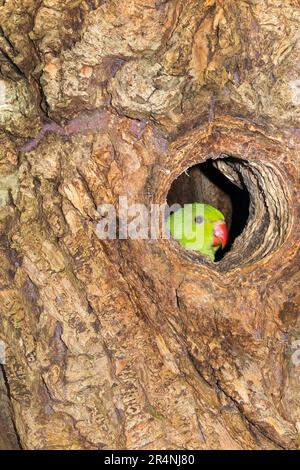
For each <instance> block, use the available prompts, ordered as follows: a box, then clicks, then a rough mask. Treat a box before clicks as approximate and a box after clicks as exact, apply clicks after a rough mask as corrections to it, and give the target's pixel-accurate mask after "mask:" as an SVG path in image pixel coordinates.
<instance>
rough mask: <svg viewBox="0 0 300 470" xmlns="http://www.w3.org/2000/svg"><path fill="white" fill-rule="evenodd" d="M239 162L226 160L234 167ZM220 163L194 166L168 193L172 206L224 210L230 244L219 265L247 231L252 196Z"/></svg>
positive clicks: (223, 252) (175, 182)
mask: <svg viewBox="0 0 300 470" xmlns="http://www.w3.org/2000/svg"><path fill="white" fill-rule="evenodd" d="M234 160H235V159H230V158H226V159H224V162H227V163H231V164H233V165H234V163H235V162H234ZM217 162H218V161H217V160H215V161H214V160H212V159H210V160H207V161H206V162H204V163H201V164H198V165H194V166H192V167H190V168H189V169H188V170H187V171H185V172H184V173H182V174H181V175H180V176H179V178H177V179H176V180H175V181H174V182H173V184H172V186H171V188H170V191H169V193H168V197H167V202H168V204H169V205H172V204H176V203H177V204H180V205H181V206H183V205H184V204H190V203H193V202H202V203H205V204H210V205H211V206H214V207H216V208H217V209H218V210H220V211H221V212H222V213H223V214H224V216H225V220H226V222H227V225H228V227H229V241H228V244H227V246H226V248H225V249H224V250H219V251H218V252H217V253H216V261H220V260H221V259H222V258H223V256H224V255H225V253H227V252H228V251H230V249H231V247H232V245H233V242H234V240H235V239H236V238H237V237H238V236H239V235H240V234H241V233H242V231H243V230H244V228H245V226H246V223H247V220H248V216H249V206H250V197H249V192H248V190H247V188H246V186H245V185H244V183H243V182H242V180H241V181H238V182H237V183H238V185H237V184H235V183H233V182H231V181H230V180H229V179H228V178H227V177H226V176H225V175H224V174H223V173H222V171H220V170H219V169H218V167H217Z"/></svg>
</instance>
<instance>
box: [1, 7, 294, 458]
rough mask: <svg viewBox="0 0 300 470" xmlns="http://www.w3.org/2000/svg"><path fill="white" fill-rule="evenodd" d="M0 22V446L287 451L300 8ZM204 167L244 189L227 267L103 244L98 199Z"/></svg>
mask: <svg viewBox="0 0 300 470" xmlns="http://www.w3.org/2000/svg"><path fill="white" fill-rule="evenodd" d="M0 25H1V28H0V51H1V54H0V74H1V75H0V126H1V135H0V138H1V148H0V196H1V198H0V201H1V211H0V223H1V247H0V248H1V252H0V270H1V275H0V282H1V287H0V315H1V318H0V334H1V340H2V341H3V342H4V343H5V347H6V351H5V353H6V358H5V361H3V362H5V364H3V366H2V369H3V374H4V378H3V379H1V380H0V382H1V384H2V385H0V392H1V394H0V400H1V406H2V411H1V415H0V416H1V419H2V422H1V425H0V444H1V446H2V447H4V448H17V447H19V446H21V447H22V448H25V449H105V448H110V449H112V448H118V449H124V448H129V449H281V448H287V449H295V448H297V447H298V444H299V433H300V412H299V405H300V394H299V382H300V381H299V370H300V369H299V367H300V366H299V363H300V361H299V360H292V359H293V358H294V359H295V355H296V354H297V344H299V343H297V341H299V340H300V324H299V309H300V296H299V277H300V275H299V234H300V220H299V219H300V202H299V186H300V183H299V150H300V113H299V105H300V61H299V53H300V42H299V31H300V2H299V0H263V1H262V0H259V1H257V0H239V1H236V0H169V1H168V0H127V1H126V2H123V1H118V0H107V1H105V0H102V1H101V0H77V1H76V0H70V1H68V0H66V1H61V0H7V1H5V0H0ZM227 156H230V157H236V158H237V160H236V163H235V164H232V162H231V163H230V161H228V159H226V158H225V157H227ZM207 158H213V159H215V160H216V165H217V166H218V168H219V169H220V171H222V172H223V174H224V175H225V176H227V177H228V178H230V179H231V180H233V181H235V182H236V183H238V182H240V183H241V182H242V183H243V185H244V186H245V187H246V188H247V190H248V192H249V195H250V201H251V202H250V213H249V219H248V223H247V225H246V227H245V228H244V230H243V232H242V234H241V235H240V236H239V237H238V238H237V239H236V240H235V242H234V244H233V246H232V248H231V250H230V251H229V252H228V253H227V254H226V256H225V257H224V258H223V259H222V260H221V261H220V262H219V263H215V264H214V263H212V262H210V261H207V260H206V259H205V258H203V257H201V256H200V255H196V254H191V253H190V252H186V251H185V250H184V249H182V248H181V247H179V245H177V243H176V242H174V241H168V240H153V241H147V240H135V241H134V240H113V241H101V240H99V239H98V237H97V235H96V224H97V222H98V220H99V214H98V213H97V207H98V205H99V204H101V203H112V204H117V202H118V198H119V196H122V195H123V196H124V195H126V196H127V197H128V201H129V203H130V202H139V203H146V204H150V203H163V202H165V201H166V199H167V194H168V191H169V188H170V186H171V184H172V182H173V181H174V180H175V179H176V178H177V177H179V175H180V174H181V173H183V172H184V171H185V170H186V169H187V168H189V167H191V166H193V165H194V164H196V163H200V162H202V161H205V160H206V159H207ZM298 347H299V346H298ZM4 390H6V392H5V393H4Z"/></svg>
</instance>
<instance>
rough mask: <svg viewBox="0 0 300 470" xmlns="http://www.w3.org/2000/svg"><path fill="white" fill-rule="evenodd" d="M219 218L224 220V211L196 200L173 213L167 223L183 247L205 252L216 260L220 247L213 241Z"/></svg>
mask: <svg viewBox="0 0 300 470" xmlns="http://www.w3.org/2000/svg"><path fill="white" fill-rule="evenodd" d="M196 220H197V222H196ZM218 220H224V215H223V214H222V212H220V211H219V210H218V209H216V208H215V207H213V206H210V205H209V204H202V203H200V202H195V203H193V204H185V205H184V207H183V208H182V209H179V210H178V211H176V212H174V213H173V214H171V215H170V216H169V217H168V219H167V222H166V223H167V227H168V229H169V231H170V233H171V235H172V236H173V237H174V238H175V239H176V240H177V241H178V242H179V243H180V244H181V245H182V246H183V247H185V248H186V249H188V250H193V251H198V252H200V253H203V254H204V255H206V256H209V258H210V259H211V260H212V261H214V259H215V254H216V251H217V250H218V247H213V246H212V243H213V236H214V224H215V222H217V221H218ZM201 222H202V223H201Z"/></svg>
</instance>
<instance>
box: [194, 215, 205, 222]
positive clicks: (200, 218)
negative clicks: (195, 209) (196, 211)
mask: <svg viewBox="0 0 300 470" xmlns="http://www.w3.org/2000/svg"><path fill="white" fill-rule="evenodd" d="M203 220H204V219H203V217H202V215H197V217H195V222H196V224H203Z"/></svg>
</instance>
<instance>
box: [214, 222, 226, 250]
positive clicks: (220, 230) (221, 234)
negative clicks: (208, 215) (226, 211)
mask: <svg viewBox="0 0 300 470" xmlns="http://www.w3.org/2000/svg"><path fill="white" fill-rule="evenodd" d="M228 237H229V232H228V227H227V225H226V223H225V222H224V220H218V221H217V222H216V223H215V226H214V238H213V246H220V245H221V246H222V248H224V247H225V246H226V245H227V243H228Z"/></svg>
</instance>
